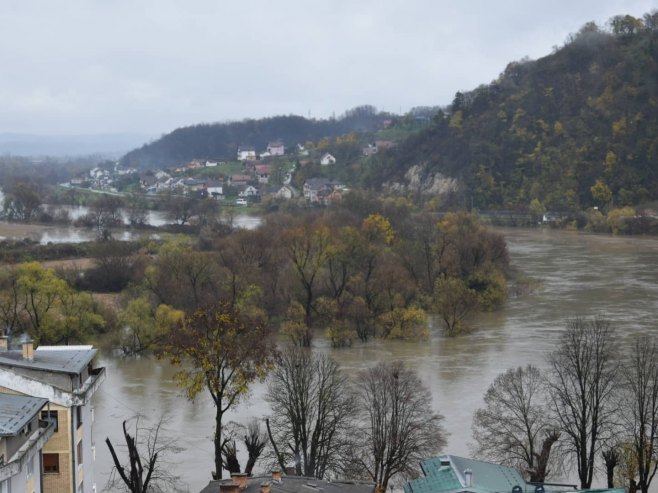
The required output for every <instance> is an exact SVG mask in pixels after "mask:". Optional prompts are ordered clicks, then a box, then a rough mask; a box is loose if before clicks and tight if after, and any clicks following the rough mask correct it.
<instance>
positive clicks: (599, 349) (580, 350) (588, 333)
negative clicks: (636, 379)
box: [549, 318, 618, 489]
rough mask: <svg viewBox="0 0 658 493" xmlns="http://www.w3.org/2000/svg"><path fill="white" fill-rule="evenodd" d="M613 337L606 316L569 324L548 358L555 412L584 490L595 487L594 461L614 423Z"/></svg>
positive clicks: (615, 372)
mask: <svg viewBox="0 0 658 493" xmlns="http://www.w3.org/2000/svg"><path fill="white" fill-rule="evenodd" d="M613 335H614V331H613V328H612V326H611V325H610V323H609V322H608V321H607V320H604V319H602V318H595V319H593V320H584V319H580V318H576V319H572V320H569V321H568V324H567V329H566V331H565V332H564V333H563V334H562V336H561V338H560V342H559V345H558V347H557V349H556V350H555V351H554V352H553V353H552V354H551V355H550V358H549V362H550V366H551V375H550V378H549V390H550V394H551V402H552V406H553V410H554V412H555V415H556V418H557V420H558V423H559V426H560V428H561V430H562V433H563V436H564V445H565V446H566V448H567V450H568V452H569V453H570V454H571V455H572V456H573V457H574V459H575V462H576V469H577V472H578V478H579V480H580V486H581V488H584V489H587V488H590V486H591V484H592V479H593V476H594V462H595V458H596V457H597V456H598V454H599V453H600V452H601V446H602V444H604V443H605V440H606V438H608V437H609V435H610V432H611V427H612V423H613V420H614V412H615V407H614V402H613V392H614V390H615V377H616V374H617V369H618V365H617V363H616V362H615V359H614V350H613V339H612V338H613Z"/></svg>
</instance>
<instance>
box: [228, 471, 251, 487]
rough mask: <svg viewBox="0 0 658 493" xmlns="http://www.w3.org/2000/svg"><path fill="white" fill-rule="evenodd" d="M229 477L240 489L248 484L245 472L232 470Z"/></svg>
mask: <svg viewBox="0 0 658 493" xmlns="http://www.w3.org/2000/svg"><path fill="white" fill-rule="evenodd" d="M231 479H232V480H233V482H234V483H235V484H237V485H238V486H239V487H240V489H241V490H244V489H245V488H246V487H247V485H248V479H247V473H244V472H232V473H231Z"/></svg>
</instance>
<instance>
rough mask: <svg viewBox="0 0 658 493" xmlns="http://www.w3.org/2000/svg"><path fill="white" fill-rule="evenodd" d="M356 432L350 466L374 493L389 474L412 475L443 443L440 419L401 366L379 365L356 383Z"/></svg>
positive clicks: (417, 381) (414, 376)
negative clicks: (370, 484) (367, 480)
mask: <svg viewBox="0 0 658 493" xmlns="http://www.w3.org/2000/svg"><path fill="white" fill-rule="evenodd" d="M357 395H358V402H359V408H360V415H361V419H360V428H359V430H358V432H357V433H356V441H355V448H354V451H355V454H354V457H353V462H354V464H355V466H356V467H357V468H358V469H361V470H362V471H365V472H366V473H367V475H368V477H369V478H370V479H372V480H373V481H374V482H375V484H376V485H377V490H378V491H380V492H384V491H386V488H387V486H388V483H389V481H390V480H391V478H393V477H394V476H395V475H397V474H400V475H403V476H405V477H413V476H416V475H417V474H418V472H419V463H420V461H421V460H423V459H426V458H427V457H429V456H431V455H433V454H436V453H437V452H438V451H439V450H440V449H441V447H443V445H445V435H446V434H445V432H444V430H443V426H442V425H441V422H442V420H443V416H441V415H440V414H439V413H437V412H435V411H434V410H433V409H432V396H431V394H430V391H429V390H428V389H427V387H425V386H424V385H423V383H422V382H421V380H420V378H418V375H417V374H416V372H415V371H413V370H410V369H408V368H406V367H405V366H404V365H403V364H402V363H401V362H394V363H387V362H383V363H379V364H378V365H377V366H375V367H373V368H370V369H369V370H366V371H365V372H363V373H362V374H361V375H360V377H359V382H358V383H357Z"/></svg>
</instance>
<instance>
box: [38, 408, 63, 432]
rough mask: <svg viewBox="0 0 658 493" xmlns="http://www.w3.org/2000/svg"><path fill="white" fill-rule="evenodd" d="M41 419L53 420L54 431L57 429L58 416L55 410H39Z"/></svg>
mask: <svg viewBox="0 0 658 493" xmlns="http://www.w3.org/2000/svg"><path fill="white" fill-rule="evenodd" d="M41 419H45V420H47V421H53V422H54V423H55V432H57V431H58V430H59V416H58V414H57V411H41Z"/></svg>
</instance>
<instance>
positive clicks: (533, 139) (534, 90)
mask: <svg viewBox="0 0 658 493" xmlns="http://www.w3.org/2000/svg"><path fill="white" fill-rule="evenodd" d="M657 81H658V13H656V12H652V13H649V14H646V15H645V16H644V17H643V18H642V19H638V18H634V17H632V16H628V15H626V16H618V17H614V18H612V19H611V20H610V21H609V23H608V25H607V26H606V27H601V26H597V25H596V24H595V23H592V22H590V23H588V24H586V25H584V26H583V27H582V28H581V29H580V31H579V32H578V33H576V34H574V35H572V36H570V38H569V40H567V42H566V43H565V45H564V46H563V47H562V48H560V49H556V51H555V52H554V53H552V54H551V55H549V56H546V57H544V58H541V59H539V60H537V61H526V60H522V61H520V62H514V63H510V64H509V65H508V66H507V67H506V68H505V70H504V72H503V73H502V74H501V75H500V77H499V78H498V79H496V80H495V81H493V82H492V83H490V84H487V85H482V86H480V87H478V88H477V89H475V90H473V91H470V92H458V93H457V94H456V96H455V98H454V101H453V102H452V104H451V105H450V106H449V107H448V108H447V109H445V110H444V111H439V112H438V113H437V114H436V116H435V117H434V119H433V121H432V125H431V126H430V127H429V128H428V129H427V130H425V131H422V132H420V133H418V134H416V135H412V136H411V137H410V138H408V139H406V140H405V141H403V142H402V143H401V144H400V145H399V146H398V147H397V148H396V149H395V150H393V151H391V152H389V153H383V154H378V155H376V156H373V157H372V158H371V163H370V164H369V168H372V169H374V170H376V172H370V173H369V174H368V175H367V176H369V181H368V183H367V184H368V185H369V186H372V187H376V188H379V187H381V186H382V184H384V183H386V182H391V181H397V182H404V174H405V173H406V171H407V170H408V169H409V168H410V167H411V166H414V165H419V166H420V167H421V168H422V169H423V170H424V172H425V174H427V175H430V174H434V173H437V172H438V173H441V174H443V175H445V176H450V177H454V178H458V179H459V180H460V181H461V184H462V191H461V193H462V194H463V196H464V199H465V203H468V204H472V205H473V206H474V207H477V208H485V209H489V208H502V209H516V210H526V211H527V210H529V209H530V207H531V204H533V209H534V210H535V211H542V210H552V211H571V210H580V209H585V208H587V207H593V206H597V207H599V208H609V207H612V206H626V205H636V204H642V203H646V202H649V201H652V200H656V198H658V175H657V173H658V170H657V168H656V166H655V165H654V164H655V162H656V159H658V147H657V144H656V143H657V142H658V121H657V120H658V82H657Z"/></svg>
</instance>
